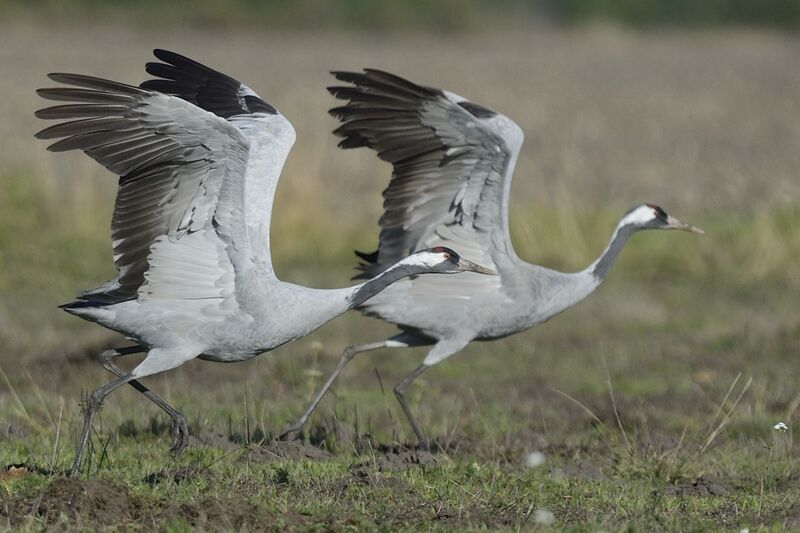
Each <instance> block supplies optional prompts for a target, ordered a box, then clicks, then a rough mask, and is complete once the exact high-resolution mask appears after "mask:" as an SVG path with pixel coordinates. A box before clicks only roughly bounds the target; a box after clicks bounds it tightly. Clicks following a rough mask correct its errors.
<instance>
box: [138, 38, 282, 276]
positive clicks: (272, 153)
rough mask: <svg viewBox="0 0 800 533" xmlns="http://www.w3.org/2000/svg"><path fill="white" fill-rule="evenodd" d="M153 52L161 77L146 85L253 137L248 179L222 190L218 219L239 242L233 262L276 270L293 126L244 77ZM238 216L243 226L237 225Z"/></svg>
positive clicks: (150, 68)
mask: <svg viewBox="0 0 800 533" xmlns="http://www.w3.org/2000/svg"><path fill="white" fill-rule="evenodd" d="M153 54H154V55H155V56H156V58H158V59H160V60H161V61H162V62H161V63H156V62H151V63H147V65H146V66H145V69H146V70H147V72H148V73H149V74H151V75H153V76H157V78H156V79H151V80H147V81H145V82H144V83H142V84H141V87H142V88H145V89H151V90H155V91H159V92H162V93H165V94H171V95H174V96H177V97H178V98H181V99H182V100H185V101H187V102H191V103H192V104H194V105H196V106H198V107H200V108H201V109H204V110H205V111H208V112H209V113H213V114H215V115H217V116H219V117H222V118H224V119H226V120H228V121H229V122H230V124H232V125H233V126H234V127H235V128H236V129H238V130H239V131H240V132H241V133H242V134H243V135H244V136H245V138H247V140H248V141H249V158H248V164H247V169H246V172H245V173H244V174H243V178H244V179H241V180H238V181H232V182H229V185H230V186H229V187H226V189H224V190H223V194H222V197H221V199H222V203H223V205H222V206H221V209H220V210H218V212H217V216H216V221H217V222H218V223H220V224H221V225H224V226H227V227H226V229H227V234H226V235H225V236H226V238H227V241H228V242H229V243H230V241H231V239H236V238H238V240H239V242H238V246H236V247H234V249H233V250H232V251H233V252H234V253H236V254H238V260H235V261H234V263H235V266H237V267H239V266H241V268H245V267H246V266H247V265H248V264H249V263H250V262H254V263H257V264H258V265H259V267H260V268H261V270H263V271H267V272H272V261H271V257H270V253H269V228H270V215H271V213H272V201H273V199H274V197H275V188H276V187H277V185H278V180H279V178H280V174H281V170H282V169H283V164H284V162H285V161H286V157H287V156H288V155H289V151H290V150H291V148H292V145H293V144H294V141H295V131H294V128H293V127H292V125H291V123H290V122H289V121H288V120H286V118H285V117H284V116H283V115H281V114H280V113H279V112H278V110H277V109H275V107H273V106H272V105H270V104H268V103H267V102H266V101H264V100H263V99H262V98H261V97H259V96H258V95H257V94H256V93H255V92H254V91H253V90H252V89H251V88H250V87H248V86H247V85H245V84H243V83H241V82H240V81H238V80H236V79H234V78H232V77H230V76H228V75H226V74H223V73H221V72H218V71H216V70H214V69H211V68H209V67H207V66H205V65H202V64H201V63H198V62H197V61H194V60H192V59H189V58H188V57H185V56H182V55H180V54H176V53H175V52H169V51H167V50H160V49H156V50H154V51H153ZM245 191H246V192H245ZM231 201H233V203H231ZM240 203H241V205H240ZM237 217H239V219H241V221H242V222H243V225H237V224H236V222H237V220H238V219H237ZM237 233H238V234H237ZM245 244H246V245H247V247H245V246H244V245H245Z"/></svg>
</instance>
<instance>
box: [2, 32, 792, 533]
mask: <svg viewBox="0 0 800 533" xmlns="http://www.w3.org/2000/svg"><path fill="white" fill-rule="evenodd" d="M0 32H2V35H3V43H4V45H3V46H2V47H0V67H1V71H2V72H3V73H4V76H2V77H0V94H3V98H1V99H0V117H2V121H0V141H2V142H0V528H2V527H7V528H15V529H17V528H21V529H29V530H36V529H43V528H44V529H64V528H67V529H95V528H100V529H114V528H125V529H128V528H130V529H163V530H168V531H184V530H188V529H190V528H199V529H209V530H211V529H213V530H219V529H223V530H234V529H242V528H245V527H246V528H247V529H251V530H252V529H275V530H279V529H284V528H287V527H288V528H294V529H298V530H305V529H337V530H339V529H375V530H395V529H406V528H407V529H417V528H425V529H432V530H452V529H478V528H483V527H486V528H489V529H500V530H506V529H519V530H530V529H533V528H538V529H541V530H547V529H549V528H553V529H557V530H560V529H572V530H576V531H584V530H585V531H596V530H600V529H602V530H607V531H613V530H622V529H625V528H632V529H634V530H641V531H653V530H671V531H676V530H714V529H728V530H734V529H735V530H738V529H740V528H749V529H750V531H757V530H776V531H777V530H785V529H793V528H798V527H800V505H799V504H798V503H797V502H798V501H800V485H799V484H798V479H799V476H800V471H798V467H797V459H798V455H799V451H798V448H797V447H795V446H794V442H793V437H792V429H794V427H795V425H796V424H797V420H798V415H797V409H798V406H800V388H799V387H798V385H797V356H798V338H800V308H798V305H797V302H798V294H799V293H800V276H798V265H800V231H798V227H800V179H798V175H797V173H798V169H800V150H798V146H800V120H798V119H800V100H798V98H797V95H798V94H800V92H799V90H800V74H798V73H800V53H799V52H800V42H798V40H797V39H796V38H795V37H794V36H791V35H788V34H783V33H775V32H772V31H755V30H744V29H737V30H713V31H704V32H690V31H680V30H670V31H659V32H653V33H642V32H639V31H631V30H621V29H617V28H613V27H605V26H602V27H592V28H582V29H577V28H576V29H568V30H555V29H551V28H540V27H536V29H535V30H534V29H532V28H528V29H525V28H517V29H514V30H513V31H509V32H504V33H501V32H497V31H494V32H483V33H480V34H476V35H471V34H468V33H462V34H455V35H447V36H441V35H436V34H434V33H430V32H419V33H411V34H408V33H406V34H388V35H380V36H378V35H376V34H369V35H366V34H365V35H361V34H356V33H352V32H342V31H333V30H325V31H304V30H292V31H288V30H283V31H282V30H270V31H263V30H260V29H257V28H252V27H250V28H248V29H245V30H239V31H236V32H231V31H229V30H220V29H213V28H210V27H209V28H203V29H197V28H196V27H194V26H190V25H186V26H182V25H177V26H175V27H174V28H173V29H171V30H170V31H169V32H164V31H162V30H161V29H158V28H151V29H147V28H146V27H142V26H135V25H128V24H125V23H122V22H112V23H107V24H94V23H76V22H73V23H70V24H58V25H56V24H51V23H46V24H42V23H33V22H25V21H24V19H19V20H16V21H15V22H14V23H11V22H0ZM156 46H157V47H162V48H171V49H174V50H176V51H178V52H182V53H185V54H187V55H190V56H192V57H196V58H197V59H199V60H201V61H203V62H205V63H207V64H210V65H212V66H218V67H219V68H221V69H222V70H224V71H226V72H228V73H230V74H232V75H234V76H236V77H238V78H240V79H242V80H244V81H246V83H248V85H250V86H251V87H253V88H254V89H255V90H256V91H257V92H259V94H261V95H262V96H263V97H264V98H265V99H266V100H268V101H269V102H270V103H272V104H274V105H275V106H276V107H278V109H280V110H281V111H282V112H283V113H284V114H285V115H286V116H287V117H288V118H289V119H290V120H291V121H292V122H293V124H294V125H295V128H296V129H297V133H298V140H297V144H296V145H295V149H294V152H293V153H292V155H291V156H290V158H289V161H288V162H287V166H286V169H285V172H284V176H283V178H282V181H281V184H280V186H279V188H278V193H277V198H276V202H275V204H276V207H275V212H274V214H273V226H272V232H273V234H272V242H273V255H274V260H275V263H276V267H277V271H278V274H279V276H280V277H281V278H282V279H286V280H289V281H293V282H298V283H303V284H308V285H313V286H320V287H322V286H325V287H332V286H342V285H344V284H347V283H348V278H349V277H350V276H351V275H352V274H353V270H352V267H353V266H354V264H355V261H354V256H353V255H352V250H353V249H369V248H370V247H371V246H374V244H375V241H376V236H377V226H376V220H377V218H378V216H379V214H380V208H381V205H380V204H381V202H380V191H381V189H382V188H383V187H384V186H385V183H386V181H387V179H388V175H389V171H388V168H387V167H386V166H385V165H384V164H383V163H381V162H380V161H378V160H377V158H375V157H374V155H373V154H371V153H369V152H367V151H349V152H343V151H341V150H339V149H337V148H336V139H335V138H334V137H333V136H332V135H330V133H329V132H330V130H332V129H333V128H334V127H335V121H334V120H333V119H332V118H330V117H328V116H327V114H326V110H327V109H328V108H329V107H332V106H333V105H334V100H333V99H332V98H331V97H330V96H329V95H328V94H327V92H326V91H325V90H324V87H325V86H326V85H329V84H331V83H332V81H333V79H332V78H331V77H330V76H329V75H328V74H327V71H328V70H331V69H356V68H360V67H362V66H374V67H378V68H383V69H386V70H389V71H393V72H397V73H398V74H401V75H404V76H407V77H409V78H411V79H413V80H415V81H419V82H421V83H426V84H430V85H433V86H439V87H443V88H447V89H450V90H453V91H455V92H458V93H460V94H462V95H464V96H467V97H469V98H470V99H472V100H474V101H476V102H479V103H481V104H483V105H486V106H489V107H492V108H494V109H497V110H498V111H500V112H503V113H505V114H507V115H509V116H511V117H512V118H514V119H515V120H516V121H517V122H518V123H519V124H520V126H521V127H522V128H523V129H524V131H525V134H526V143H525V145H524V147H523V153H522V155H521V157H520V161H519V162H518V165H517V173H516V178H515V180H514V186H513V194H512V200H511V226H512V233H513V238H514V243H515V246H516V247H517V250H518V252H519V254H520V255H521V256H522V257H525V258H527V259H529V260H531V261H534V262H537V263H540V264H544V265H547V266H550V267H553V268H559V269H564V270H577V269H580V268H583V266H585V265H586V264H588V263H589V262H590V261H591V260H592V259H593V258H594V257H595V256H596V254H598V253H599V252H600V250H601V249H602V247H603V246H604V245H605V242H606V239H607V238H608V236H609V234H610V232H611V229H612V228H613V226H614V224H615V223H616V221H617V218H618V217H619V216H620V215H621V214H622V213H623V212H624V211H625V210H626V209H627V208H629V207H631V206H633V205H635V204H637V203H640V202H643V201H648V202H655V203H658V204H659V205H662V206H663V207H664V208H665V209H667V211H669V212H670V213H673V214H675V215H676V216H678V217H679V218H681V219H683V220H685V221H688V222H691V223H693V224H696V225H698V226H700V227H703V228H704V229H705V230H706V235H705V236H702V237H698V236H690V235H686V234H677V233H673V232H669V233H667V232H663V233H657V234H652V233H651V234H646V235H639V236H637V237H635V238H634V239H633V240H632V242H631V243H630V244H629V245H628V246H627V248H626V249H625V251H624V252H623V254H622V256H621V258H620V261H619V262H618V264H617V265H616V267H615V268H614V270H613V271H612V273H611V275H610V278H609V279H608V281H607V282H606V284H605V285H604V286H603V287H602V288H601V289H600V290H599V291H598V292H597V293H596V294H594V295H592V296H591V297H590V298H589V299H588V300H587V301H586V302H584V303H582V304H580V305H579V306H577V307H576V308H574V309H572V310H570V311H568V312H566V313H564V314H563V315H562V316H559V317H557V318H555V319H554V320H552V321H551V322H548V323H546V324H544V325H542V326H541V327H539V328H537V329H536V330H535V331H531V332H527V333H523V334H520V335H516V336H514V337H510V338H508V339H504V340H500V341H496V342H491V343H475V344H473V345H471V346H470V347H468V348H467V349H466V350H465V351H464V352H463V353H462V354H460V355H459V356H457V357H455V358H453V359H451V360H450V361H447V362H445V363H443V364H442V365H440V366H439V367H437V368H435V369H434V370H432V371H430V372H429V373H427V374H426V375H425V376H424V379H420V380H418V384H417V385H416V386H415V387H413V388H412V390H411V391H410V393H409V394H410V401H411V403H412V406H413V409H414V410H415V412H416V413H417V414H418V419H419V420H420V422H421V423H422V424H423V425H424V427H425V428H426V429H427V430H428V432H429V434H430V435H431V436H432V437H434V439H435V443H436V446H435V447H434V450H433V451H432V452H428V451H424V450H420V449H418V448H417V447H415V445H414V443H413V433H412V432H411V431H410V429H409V428H408V427H407V426H406V424H405V421H404V419H403V417H402V412H401V411H400V409H399V408H398V406H397V405H396V403H395V400H394V398H393V395H392V394H391V387H392V386H393V384H394V383H395V382H397V381H398V380H399V379H400V378H401V377H402V376H403V375H405V373H407V372H408V371H409V370H410V369H411V368H413V367H414V366H415V365H416V364H417V361H418V360H419V359H420V358H421V357H422V356H423V353H424V352H422V351H421V350H414V351H411V350H409V351H406V352H397V351H383V352H376V353H374V354H368V355H365V356H361V358H360V359H356V360H355V361H354V362H353V363H352V364H351V365H350V367H349V368H348V369H347V370H346V372H345V373H344V374H343V376H342V377H341V379H340V381H339V382H338V384H337V386H336V387H335V391H333V392H334V393H332V394H330V396H329V397H328V398H327V399H326V400H325V401H324V403H323V404H322V406H321V408H320V409H319V411H318V413H317V414H316V415H315V417H314V418H313V419H312V420H311V423H310V425H309V427H308V428H307V431H306V432H305V433H304V434H303V435H302V438H301V439H299V440H297V441H293V442H289V443H282V442H273V441H272V437H273V435H274V434H275V433H276V432H277V431H278V430H280V429H282V427H283V426H284V425H285V424H286V423H287V422H289V421H290V420H291V419H293V418H294V417H295V416H296V415H297V414H299V413H300V412H301V410H302V408H303V407H304V406H305V404H306V402H307V401H308V400H309V399H310V398H311V396H312V394H313V392H314V391H315V389H316V388H317V387H318V386H319V384H320V380H321V379H322V378H323V377H324V374H326V373H327V372H328V371H329V370H330V369H331V368H332V367H333V365H334V363H335V361H336V358H337V357H338V355H339V353H340V351H341V350H342V349H343V348H344V347H345V346H346V345H347V344H350V343H355V342H362V341H368V340H377V339H379V338H382V336H384V335H388V334H390V333H391V332H392V331H393V329H392V328H391V327H390V326H388V325H385V324H382V323H378V322H376V321H373V320H370V319H366V318H362V317H360V316H358V315H356V314H351V315H347V316H345V317H342V318H339V319H337V320H335V321H333V322H332V323H330V324H329V325H327V326H325V327H324V328H322V329H321V330H319V331H318V332H315V333H314V334H312V335H310V336H309V337H307V338H305V339H302V340H300V341H298V342H296V343H293V344H291V345H288V346H286V347H284V348H281V349H279V350H276V351H275V352H272V353H270V354H267V355H263V356H261V357H259V358H256V359H254V360H252V361H249V362H246V363H241V364H237V365H219V364H214V363H206V362H199V361H196V362H192V363H189V364H187V365H185V366H184V367H181V368H179V369H177V370H175V371H172V372H169V373H167V374H166V375H163V376H156V377H154V378H152V379H149V380H148V382H147V383H148V385H150V386H151V387H152V388H153V390H155V391H157V392H158V393H159V394H161V395H163V396H164V397H165V398H166V399H167V400H168V401H169V402H170V403H172V404H173V405H175V406H176V407H178V408H179V409H180V410H181V411H183V412H184V413H185V414H186V415H187V417H188V419H189V421H190V426H191V430H192V433H193V440H192V446H191V447H190V449H189V450H188V452H187V453H185V454H184V455H183V456H181V457H177V458H175V457H171V456H169V454H168V453H167V448H168V446H169V440H170V436H169V428H168V424H167V422H168V420H166V418H165V417H163V416H162V415H161V413H160V412H159V411H158V410H157V409H156V408H155V407H154V406H152V405H151V404H150V403H148V402H147V401H146V400H145V399H144V398H142V397H140V396H139V395H138V394H137V393H136V392H135V391H133V390H120V391H118V392H116V393H114V394H113V395H111V396H110V397H109V399H108V401H107V402H106V405H105V406H104V408H103V411H102V412H101V414H100V416H99V417H98V419H97V424H96V426H95V434H94V436H93V450H92V452H93V453H92V455H91V457H92V460H91V462H90V464H89V465H88V468H87V472H86V474H85V475H84V476H83V477H82V478H81V479H79V480H68V479H65V478H64V477H62V476H63V474H64V472H65V471H66V469H67V468H68V466H69V464H70V461H71V458H72V453H73V451H74V443H75V440H76V436H77V432H78V431H79V426H80V406H79V402H80V398H81V396H82V394H85V393H86V392H87V391H89V390H92V389H94V388H96V387H97V386H99V385H100V384H102V383H105V382H106V381H107V380H109V379H110V376H109V375H108V374H107V373H105V372H104V371H103V370H102V368H100V367H99V365H97V364H96V362H95V361H94V358H95V357H96V355H97V354H98V353H99V352H100V351H101V350H102V349H104V348H106V347H110V346H121V345H124V344H125V341H124V339H121V338H119V337H118V336H116V335H113V334H111V333H109V332H106V331H104V330H103V329H102V328H100V327H98V326H94V325H92V324H88V323H85V322H82V321H80V320H78V319H76V318H74V317H70V316H67V315H66V314H64V313H62V312H61V311H59V310H58V309H57V308H56V306H57V305H58V304H60V303H63V302H66V301H68V300H69V299H70V298H71V297H72V296H73V295H74V293H75V292H76V291H77V290H79V289H82V288H89V287H94V286H96V285H97V284H99V283H101V282H103V281H105V280H106V279H108V278H109V277H111V276H112V275H113V268H112V266H111V261H110V246H109V237H108V224H109V222H108V221H109V218H110V212H111V206H112V201H113V197H114V193H115V182H114V179H113V178H112V177H111V176H109V175H108V174H107V173H106V172H105V171H104V170H103V169H101V168H99V167H98V166H97V165H95V164H94V163H93V162H92V161H90V160H89V159H88V158H86V157H85V156H83V155H82V154H58V155H52V154H48V153H47V152H46V151H45V149H44V148H45V146H44V145H43V143H41V142H38V141H35V140H34V139H33V134H34V132H35V131H37V130H38V129H40V128H42V127H43V126H44V124H43V123H41V121H37V120H36V119H35V118H34V117H33V111H34V110H35V109H37V108H39V107H41V106H42V105H43V102H41V101H39V100H38V99H37V97H36V96H35V94H34V90H35V89H36V88H38V87H41V86H47V85H48V84H49V82H48V80H47V79H46V77H45V74H46V73H47V72H52V71H77V72H82V73H91V74H95V75H99V76H103V77H109V78H112V79H119V80H121V81H127V82H130V83H138V82H140V81H142V80H143V79H144V76H145V74H144V71H143V64H144V62H145V61H147V60H149V59H150V49H151V48H153V47H156ZM421 50H424V51H425V53H424V54H423V53H421V52H420V51H421ZM132 357H135V356H132ZM133 363H135V360H134V361H131V364H133ZM778 422H784V423H785V424H786V425H787V427H788V428H789V429H788V430H787V431H781V430H776V429H774V428H773V426H774V425H775V424H777V423H778Z"/></svg>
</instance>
